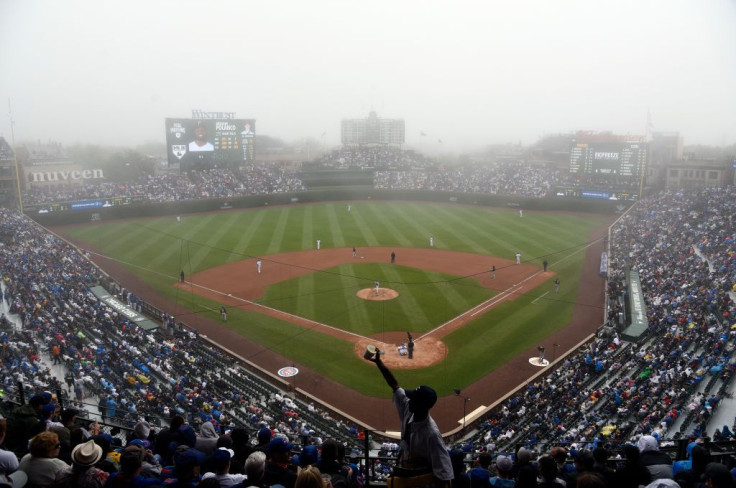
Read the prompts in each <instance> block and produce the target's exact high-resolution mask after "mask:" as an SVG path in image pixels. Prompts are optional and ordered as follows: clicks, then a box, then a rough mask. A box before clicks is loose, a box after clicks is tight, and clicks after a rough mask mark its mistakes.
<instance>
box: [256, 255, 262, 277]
mask: <svg viewBox="0 0 736 488" xmlns="http://www.w3.org/2000/svg"><path fill="white" fill-rule="evenodd" d="M262 265H263V263H261V260H260V259H259V260H258V261H256V268H257V269H258V274H261V266H262Z"/></svg>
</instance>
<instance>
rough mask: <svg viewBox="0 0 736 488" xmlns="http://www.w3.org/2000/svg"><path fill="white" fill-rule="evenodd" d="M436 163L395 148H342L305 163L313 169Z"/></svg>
mask: <svg viewBox="0 0 736 488" xmlns="http://www.w3.org/2000/svg"><path fill="white" fill-rule="evenodd" d="M435 165H436V163H435V162H434V161H432V160H431V159H430V158H427V157H426V156H424V155H423V154H420V153H417V152H415V151H412V150H406V149H401V148H399V147H394V146H384V145H380V146H370V145H368V146H341V147H340V148H339V149H335V150H333V151H330V152H328V153H326V154H324V155H323V156H321V157H319V158H317V159H314V160H312V161H309V162H308V163H305V167H309V168H311V169H387V170H388V169H390V170H408V169H412V168H431V167H434V166H435Z"/></svg>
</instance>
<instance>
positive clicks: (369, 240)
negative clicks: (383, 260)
mask: <svg viewBox="0 0 736 488" xmlns="http://www.w3.org/2000/svg"><path fill="white" fill-rule="evenodd" d="M365 208H366V207H365V206H362V207H361V210H363V209H365ZM367 213H368V214H372V212H367ZM351 215H352V216H353V219H355V223H356V225H357V226H358V229H359V230H360V234H361V236H362V237H363V242H364V243H365V244H364V245H366V246H378V245H380V242H379V240H378V239H377V238H376V235H375V234H374V233H373V228H374V225H375V223H374V222H372V221H371V222H370V223H369V222H368V221H367V220H366V217H363V212H351Z"/></svg>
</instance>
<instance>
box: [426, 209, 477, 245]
mask: <svg viewBox="0 0 736 488" xmlns="http://www.w3.org/2000/svg"><path fill="white" fill-rule="evenodd" d="M437 215H442V216H443V217H444V220H445V221H446V222H447V223H448V225H449V226H450V227H452V229H454V230H455V237H456V238H458V239H462V241H463V242H464V243H465V244H466V245H467V246H468V250H469V251H470V252H474V253H476V254H484V253H485V252H486V248H487V246H484V245H483V244H482V243H481V242H479V241H478V240H477V239H478V237H480V236H479V233H478V230H479V229H478V225H477V224H476V225H473V224H471V222H470V221H469V219H466V218H464V216H463V215H462V214H458V213H455V212H450V210H449V209H447V208H438V209H437Z"/></svg>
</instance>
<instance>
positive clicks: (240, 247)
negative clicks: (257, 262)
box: [225, 212, 268, 263]
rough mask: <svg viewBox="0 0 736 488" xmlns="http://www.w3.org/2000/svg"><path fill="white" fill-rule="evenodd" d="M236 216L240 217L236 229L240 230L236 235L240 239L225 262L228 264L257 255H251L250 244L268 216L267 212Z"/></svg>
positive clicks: (245, 213)
mask: <svg viewBox="0 0 736 488" xmlns="http://www.w3.org/2000/svg"><path fill="white" fill-rule="evenodd" d="M236 215H239V216H240V217H241V219H240V220H239V221H238V227H239V228H241V229H242V232H239V233H238V234H239V236H240V237H239V238H238V240H237V242H236V243H235V244H234V245H233V247H232V252H231V253H230V255H229V256H228V257H227V259H226V260H225V261H226V262H228V263H232V262H234V261H240V260H242V259H245V258H248V257H254V256H255V255H256V254H257V252H256V253H253V251H252V250H251V249H250V243H251V241H252V240H253V237H254V236H256V235H258V233H259V231H260V230H261V226H262V224H263V220H264V219H265V218H266V216H267V215H268V212H244V213H238V214H236ZM243 217H245V218H243Z"/></svg>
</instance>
